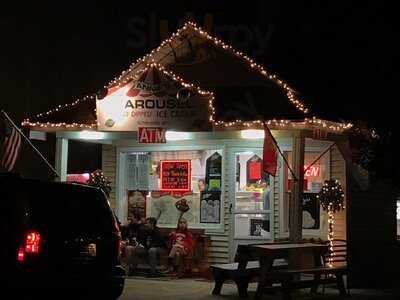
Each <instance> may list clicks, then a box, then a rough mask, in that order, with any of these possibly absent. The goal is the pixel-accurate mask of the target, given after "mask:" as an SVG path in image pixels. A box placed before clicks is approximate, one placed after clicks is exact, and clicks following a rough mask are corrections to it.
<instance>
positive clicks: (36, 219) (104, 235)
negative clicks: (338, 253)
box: [0, 173, 125, 299]
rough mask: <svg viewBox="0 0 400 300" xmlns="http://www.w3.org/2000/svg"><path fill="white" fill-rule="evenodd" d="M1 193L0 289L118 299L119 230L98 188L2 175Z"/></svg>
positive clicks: (120, 280)
mask: <svg viewBox="0 0 400 300" xmlns="http://www.w3.org/2000/svg"><path fill="white" fill-rule="evenodd" d="M0 191H1V196H0V199H1V200H0V207H1V209H0V237H1V246H0V266H1V272H0V284H1V285H3V284H4V286H6V287H9V288H15V289H16V290H21V289H22V290H31V289H30V288H34V289H33V290H34V291H38V290H43V289H42V288H45V289H46V290H47V289H49V290H51V291H54V289H55V288H56V289H57V290H58V288H66V289H68V290H69V291H71V290H79V291H81V290H84V291H90V292H91V293H92V292H93V293H96V294H97V292H98V293H99V294H100V295H101V298H102V299H105V298H106V297H107V298H108V299H116V298H118V297H119V296H120V295H121V293H122V290H123V287H124V280H125V271H124V269H123V268H122V267H121V266H120V261H119V259H120V231H119V226H118V223H117V220H116V218H115V216H114V214H113V212H112V210H111V208H110V206H109V203H108V201H107V198H106V197H105V195H104V193H103V192H102V191H101V190H99V189H97V188H93V187H88V186H85V185H79V184H66V183H57V182H44V181H39V180H33V179H23V178H21V177H19V176H16V175H10V174H1V173H0ZM75 288H76V289H75Z"/></svg>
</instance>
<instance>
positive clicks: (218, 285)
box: [212, 274, 226, 295]
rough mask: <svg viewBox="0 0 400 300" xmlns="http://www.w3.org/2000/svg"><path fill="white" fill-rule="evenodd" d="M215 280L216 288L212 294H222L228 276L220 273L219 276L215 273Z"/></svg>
mask: <svg viewBox="0 0 400 300" xmlns="http://www.w3.org/2000/svg"><path fill="white" fill-rule="evenodd" d="M214 280H215V286H214V289H213V290H212V294H213V295H220V294H221V289H222V285H223V284H224V282H225V280H226V278H225V276H223V275H222V274H218V276H215V274H214Z"/></svg>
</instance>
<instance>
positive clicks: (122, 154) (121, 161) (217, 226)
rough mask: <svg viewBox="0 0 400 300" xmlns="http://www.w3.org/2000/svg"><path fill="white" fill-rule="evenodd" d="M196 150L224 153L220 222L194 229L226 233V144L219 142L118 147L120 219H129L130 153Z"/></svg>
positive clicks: (117, 171)
mask: <svg viewBox="0 0 400 300" xmlns="http://www.w3.org/2000/svg"><path fill="white" fill-rule="evenodd" d="M196 150H215V151H218V150H219V151H221V155H222V168H221V169H222V172H223V173H222V176H221V205H220V210H221V211H220V223H210V224H207V223H198V224H195V225H191V226H190V228H193V229H204V230H206V232H208V233H224V232H225V202H226V199H225V197H226V195H227V193H226V191H225V180H226V176H227V175H226V174H225V172H224V170H225V165H226V146H225V145H223V144H219V143H215V144H214V143H210V144H204V145H201V144H197V145H170V144H168V143H167V144H163V145H160V144H157V145H139V146H132V147H117V149H116V151H117V160H116V212H117V216H118V218H119V219H120V220H126V219H127V209H126V207H127V201H128V199H127V193H126V190H127V189H126V176H125V174H124V172H125V168H124V166H125V161H126V157H127V155H128V153H136V152H175V151H196ZM158 226H159V227H160V228H175V227H176V225H174V226H172V225H163V224H159V225H158Z"/></svg>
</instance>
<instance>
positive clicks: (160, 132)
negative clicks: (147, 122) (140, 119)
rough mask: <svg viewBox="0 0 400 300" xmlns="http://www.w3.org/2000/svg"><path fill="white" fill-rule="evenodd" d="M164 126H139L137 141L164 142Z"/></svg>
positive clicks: (145, 142) (143, 142)
mask: <svg viewBox="0 0 400 300" xmlns="http://www.w3.org/2000/svg"><path fill="white" fill-rule="evenodd" d="M165 132H166V130H165V128H161V127H139V130H138V142H139V143H140V144H159V143H165V142H166V140H165Z"/></svg>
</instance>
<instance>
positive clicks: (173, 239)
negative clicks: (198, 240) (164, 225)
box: [169, 231, 193, 252]
mask: <svg viewBox="0 0 400 300" xmlns="http://www.w3.org/2000/svg"><path fill="white" fill-rule="evenodd" d="M178 241H180V244H181V245H183V247H184V248H185V250H186V251H187V252H189V251H191V250H192V247H193V235H192V234H191V233H190V232H189V231H186V232H180V231H173V232H171V233H170V235H169V242H170V247H172V246H174V245H175V244H176V243H178Z"/></svg>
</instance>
